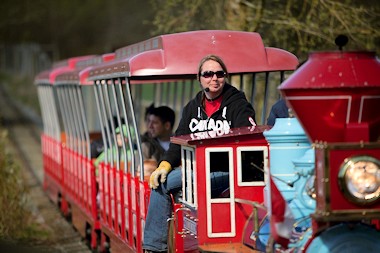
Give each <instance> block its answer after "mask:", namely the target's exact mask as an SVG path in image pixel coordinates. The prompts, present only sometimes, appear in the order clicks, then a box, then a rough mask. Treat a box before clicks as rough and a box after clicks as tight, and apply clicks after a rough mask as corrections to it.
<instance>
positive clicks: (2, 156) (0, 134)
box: [0, 130, 29, 238]
mask: <svg viewBox="0 0 380 253" xmlns="http://www.w3.org/2000/svg"><path fill="white" fill-rule="evenodd" d="M7 145H8V143H7V132H6V131H5V130H0V178H1V180H0V213H1V214H2V215H0V237H2V238H19V237H22V236H23V235H22V233H23V231H24V230H25V229H26V225H27V221H28V217H29V213H28V211H27V209H26V208H25V206H26V201H25V194H26V193H27V189H26V187H25V185H24V182H23V180H22V175H21V171H20V167H19V166H18V165H17V164H16V163H15V161H14V159H13V157H12V156H11V155H10V154H9V152H7V150H6V147H7Z"/></svg>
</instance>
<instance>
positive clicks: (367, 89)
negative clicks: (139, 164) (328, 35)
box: [280, 52, 380, 142]
mask: <svg viewBox="0 0 380 253" xmlns="http://www.w3.org/2000/svg"><path fill="white" fill-rule="evenodd" d="M379 72H380V61H379V59H377V58H376V57H375V53H373V52H347V53H346V52H327V53H313V54H311V55H310V57H309V60H308V61H307V62H306V63H305V64H304V65H302V66H301V67H300V68H299V69H298V70H297V71H296V72H295V73H294V74H292V75H291V76H290V78H288V79H287V80H286V81H285V82H284V83H283V84H282V85H281V86H280V90H281V92H282V93H283V95H284V97H285V99H286V100H287V102H288V105H289V106H290V107H291V108H292V109H293V111H294V113H295V114H296V115H297V117H298V119H299V121H300V123H301V124H302V126H303V127H304V128H305V131H306V132H307V134H308V135H309V138H310V139H311V140H312V142H315V141H327V142H349V141H350V142H353V141H355V142H356V141H364V142H367V141H377V139H378V138H379V137H380V114H379V113H377V110H378V107H379V106H380V89H379V88H380V76H379V75H378V73H379ZM321 129H325V130H326V131H321Z"/></svg>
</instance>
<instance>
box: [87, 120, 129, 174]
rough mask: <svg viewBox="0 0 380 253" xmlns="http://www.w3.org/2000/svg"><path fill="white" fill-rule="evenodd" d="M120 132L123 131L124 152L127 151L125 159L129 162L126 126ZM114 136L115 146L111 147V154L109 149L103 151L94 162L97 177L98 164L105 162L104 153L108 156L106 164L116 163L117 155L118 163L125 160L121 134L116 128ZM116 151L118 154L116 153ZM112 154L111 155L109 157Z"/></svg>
mask: <svg viewBox="0 0 380 253" xmlns="http://www.w3.org/2000/svg"><path fill="white" fill-rule="evenodd" d="M121 128H122V130H123V136H124V142H125V147H126V150H127V159H128V161H130V160H131V159H132V157H131V152H130V148H129V144H128V131H127V126H126V125H122V127H121ZM115 134H116V145H117V146H113V147H112V152H111V149H107V151H103V152H102V153H101V154H100V155H99V156H98V157H97V158H96V160H95V162H94V165H95V167H96V170H95V172H96V175H98V168H99V164H100V163H101V162H103V161H105V159H106V153H107V155H108V159H107V162H116V161H117V156H116V155H117V154H119V162H121V161H124V160H125V158H124V157H125V156H124V152H123V138H122V134H121V132H120V127H118V128H116V129H115ZM117 151H118V152H117ZM111 153H112V155H111ZM112 156H113V160H112Z"/></svg>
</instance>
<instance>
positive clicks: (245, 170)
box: [237, 147, 268, 186]
mask: <svg viewBox="0 0 380 253" xmlns="http://www.w3.org/2000/svg"><path fill="white" fill-rule="evenodd" d="M237 153H238V171H237V174H238V185H239V186H254V185H256V186H257V185H264V171H265V170H266V168H267V166H268V151H267V148H266V147H240V148H238V149H237Z"/></svg>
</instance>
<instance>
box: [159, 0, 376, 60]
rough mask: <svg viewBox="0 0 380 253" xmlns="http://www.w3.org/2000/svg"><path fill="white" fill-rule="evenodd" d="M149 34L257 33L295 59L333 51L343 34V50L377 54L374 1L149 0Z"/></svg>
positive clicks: (267, 43)
mask: <svg viewBox="0 0 380 253" xmlns="http://www.w3.org/2000/svg"><path fill="white" fill-rule="evenodd" d="M152 3H153V4H152V6H153V8H155V12H156V13H157V14H156V16H155V19H154V21H153V25H155V30H154V34H162V33H173V32H182V31H189V30H197V29H231V30H242V31H251V32H258V33H260V34H261V35H262V38H263V40H264V43H265V44H266V45H267V46H275V47H280V48H284V49H286V50H288V51H290V52H293V53H294V54H295V55H297V56H298V57H299V58H300V59H301V60H304V59H306V58H307V55H308V52H310V51H316V50H335V49H336V48H337V47H336V46H335V44H334V39H335V37H336V36H337V35H339V34H342V33H343V34H345V35H347V36H348V37H349V39H350V42H349V44H348V45H347V49H360V50H375V51H377V54H379V53H380V49H379V45H380V29H379V28H380V27H379V26H380V20H379V17H380V14H379V13H380V3H379V2H378V1H355V0H345V1H338V0H309V1H299V0H286V1H284V0H270V1H269V0H267V1H266V0H260V1H258V0H255V1H253V0H230V1H228V0H222V1H209V0H196V1H187V0H168V1H165V2H163V1H160V0H152Z"/></svg>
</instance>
